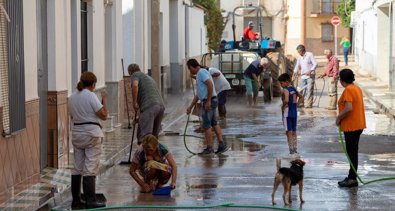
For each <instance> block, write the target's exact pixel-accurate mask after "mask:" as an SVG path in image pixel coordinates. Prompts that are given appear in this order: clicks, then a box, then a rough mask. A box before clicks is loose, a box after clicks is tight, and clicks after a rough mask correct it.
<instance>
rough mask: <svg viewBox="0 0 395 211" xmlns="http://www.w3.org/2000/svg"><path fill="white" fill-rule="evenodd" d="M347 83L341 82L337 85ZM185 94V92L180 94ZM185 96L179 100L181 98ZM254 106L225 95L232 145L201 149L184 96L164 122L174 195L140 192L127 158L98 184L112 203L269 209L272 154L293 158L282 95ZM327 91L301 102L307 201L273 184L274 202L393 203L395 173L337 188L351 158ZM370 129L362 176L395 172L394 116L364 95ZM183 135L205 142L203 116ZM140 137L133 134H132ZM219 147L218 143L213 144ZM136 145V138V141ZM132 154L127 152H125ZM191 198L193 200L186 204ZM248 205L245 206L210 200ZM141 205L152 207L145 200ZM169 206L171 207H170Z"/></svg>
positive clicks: (314, 206)
mask: <svg viewBox="0 0 395 211" xmlns="http://www.w3.org/2000/svg"><path fill="white" fill-rule="evenodd" d="M322 86H323V81H322V80H317V87H318V88H317V90H316V93H318V96H319V94H320V93H321V89H322ZM342 91H343V89H342V88H340V90H339V93H341V92H342ZM181 100H184V99H181ZM181 100H180V101H181ZM259 100H260V101H259V103H258V105H257V106H255V107H252V108H249V107H247V106H246V105H245V102H244V97H243V96H240V95H235V94H232V95H231V96H230V97H229V101H228V103H227V112H228V114H227V119H226V121H221V127H222V128H223V135H224V138H225V140H226V141H227V142H228V144H229V145H230V146H231V149H230V150H229V151H228V152H226V153H224V154H220V155H212V156H197V155H192V154H190V153H189V152H188V151H187V150H186V148H185V147H184V136H183V134H184V128H185V125H186V123H187V116H186V115H185V114H183V112H184V110H185V108H184V107H183V106H182V105H183V104H186V103H187V102H186V101H187V100H185V102H182V103H179V105H180V106H179V107H178V108H177V109H179V111H178V112H173V113H177V114H178V116H173V117H171V119H173V121H171V122H167V123H166V125H164V128H163V130H164V133H163V135H162V136H161V137H160V142H161V143H163V144H165V145H166V146H167V147H168V148H169V150H170V151H171V152H172V153H173V155H174V158H175V160H176V162H177V165H178V177H177V186H176V189H175V190H173V191H172V193H171V196H153V195H152V194H150V193H140V192H139V191H140V188H139V187H138V185H137V183H136V182H134V181H133V180H132V178H131V177H130V175H129V173H128V166H124V165H115V166H113V167H112V168H110V169H109V170H107V171H106V172H105V173H104V174H102V175H101V176H100V177H99V178H98V181H97V189H98V192H102V193H104V194H105V196H106V198H107V206H110V207H119V206H120V207H119V209H120V210H128V209H127V208H124V207H123V206H126V207H127V206H136V205H155V206H185V207H184V208H185V209H183V210H189V209H190V208H191V207H194V206H216V205H220V204H223V203H234V204H237V205H260V206H263V208H265V209H266V210H273V209H270V207H271V206H272V205H271V193H272V190H273V179H274V175H275V172H276V166H275V160H276V158H280V159H281V160H282V166H283V167H288V166H289V161H291V159H290V158H289V157H288V156H287V155H288V145H287V142H286V136H285V132H284V130H283V127H282V121H281V112H280V103H281V102H280V99H279V98H275V100H274V101H273V102H272V103H270V104H264V103H263V98H262V96H260V98H259ZM327 104H328V97H327V96H326V90H324V92H323V95H322V97H321V98H318V97H317V99H316V101H315V106H314V107H313V108H312V109H306V108H304V109H299V110H298V115H299V116H298V151H299V153H300V154H301V157H302V159H303V160H304V161H305V162H306V165H305V167H304V175H305V180H304V189H303V196H304V200H305V203H304V204H301V203H300V201H299V193H298V192H299V191H298V187H297V186H296V187H294V188H293V190H292V200H293V202H292V205H290V206H284V204H283V201H282V193H283V188H282V186H281V185H280V187H279V189H278V190H277V192H276V196H275V200H276V202H277V205H276V208H287V209H296V210H298V209H302V210H393V208H392V207H393V205H394V203H395V193H394V191H393V189H394V188H395V180H393V181H384V182H378V183H372V184H368V185H362V184H361V183H360V184H359V187H356V188H351V189H349V188H339V187H338V185H337V182H338V181H339V180H342V179H344V177H346V176H347V173H348V168H349V166H348V162H347V158H346V156H345V154H344V153H343V151H342V148H341V145H340V141H339V140H340V138H339V134H338V129H337V127H336V126H335V116H336V113H337V112H336V111H329V110H326V106H327ZM365 107H366V117H367V127H368V128H367V129H366V130H365V131H364V133H363V135H362V137H361V140H360V150H359V152H360V153H359V160H360V161H359V165H360V166H359V171H358V172H359V174H360V176H361V177H362V179H363V180H365V181H367V180H371V179H377V178H381V177H391V176H395V142H394V141H395V139H394V135H395V122H394V119H391V118H389V117H388V116H386V115H385V114H380V113H378V110H377V109H376V107H375V105H374V104H373V103H372V102H371V101H369V99H365ZM190 118H191V119H190V121H189V123H188V127H187V132H186V134H187V136H186V137H185V141H186V144H187V146H188V147H189V148H190V149H191V150H192V151H193V152H200V151H201V150H202V149H203V147H204V145H203V141H202V140H203V139H202V138H201V137H202V136H203V134H201V133H195V132H194V130H195V129H196V128H198V127H199V123H198V118H197V117H196V116H191V117H190ZM135 143H136V142H135ZM215 148H216V146H215ZM133 149H134V150H135V149H136V145H134V148H133ZM126 159H127V155H125V157H124V158H123V160H126ZM189 206H191V207H189ZM210 209H220V210H245V209H248V208H247V207H237V208H229V207H221V208H219V207H218V208H210ZM140 210H153V209H151V208H141V209H140ZM169 210H171V209H169Z"/></svg>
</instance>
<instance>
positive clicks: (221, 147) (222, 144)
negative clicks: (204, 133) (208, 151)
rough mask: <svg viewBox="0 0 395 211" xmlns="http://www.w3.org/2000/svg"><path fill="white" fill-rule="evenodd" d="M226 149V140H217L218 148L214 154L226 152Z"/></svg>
mask: <svg viewBox="0 0 395 211" xmlns="http://www.w3.org/2000/svg"><path fill="white" fill-rule="evenodd" d="M228 149H229V147H228V145H227V144H226V142H225V141H221V142H219V145H218V149H217V151H216V152H215V154H218V153H223V152H226V151H228Z"/></svg>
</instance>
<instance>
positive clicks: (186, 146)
mask: <svg viewBox="0 0 395 211" xmlns="http://www.w3.org/2000/svg"><path fill="white" fill-rule="evenodd" d="M190 116H191V114H188V117H187V123H186V124H185V129H184V135H183V136H184V146H185V149H187V151H188V152H189V153H191V154H193V155H197V154H198V153H196V152H193V151H192V150H190V149H189V148H188V145H187V140H186V137H187V136H189V135H187V134H186V133H187V128H188V123H189V117H190ZM193 137H197V136H193ZM197 138H200V137H197Z"/></svg>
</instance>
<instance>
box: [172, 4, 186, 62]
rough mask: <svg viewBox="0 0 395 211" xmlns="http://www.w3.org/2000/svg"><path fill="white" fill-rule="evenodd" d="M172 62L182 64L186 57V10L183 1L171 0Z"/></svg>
mask: <svg viewBox="0 0 395 211" xmlns="http://www.w3.org/2000/svg"><path fill="white" fill-rule="evenodd" d="M169 6H170V23H171V24H170V31H169V33H170V39H169V41H170V46H169V50H170V62H171V63H181V60H182V58H183V57H184V55H185V37H184V33H185V18H181V17H185V16H184V15H185V9H184V6H183V5H182V1H181V0H170V5H169Z"/></svg>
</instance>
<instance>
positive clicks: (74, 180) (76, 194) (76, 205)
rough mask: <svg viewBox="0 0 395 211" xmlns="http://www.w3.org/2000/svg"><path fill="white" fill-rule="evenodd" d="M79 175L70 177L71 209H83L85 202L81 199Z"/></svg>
mask: <svg viewBox="0 0 395 211" xmlns="http://www.w3.org/2000/svg"><path fill="white" fill-rule="evenodd" d="M81 178H82V177H81V175H71V195H72V197H73V202H72V203H71V209H84V208H85V202H84V201H82V199H81Z"/></svg>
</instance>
